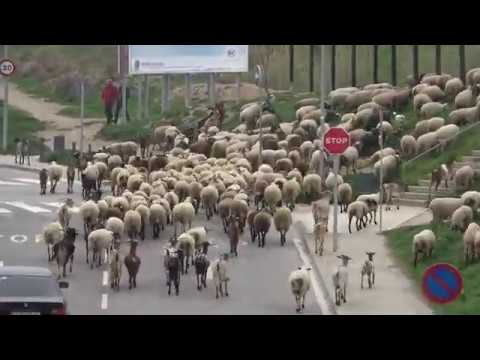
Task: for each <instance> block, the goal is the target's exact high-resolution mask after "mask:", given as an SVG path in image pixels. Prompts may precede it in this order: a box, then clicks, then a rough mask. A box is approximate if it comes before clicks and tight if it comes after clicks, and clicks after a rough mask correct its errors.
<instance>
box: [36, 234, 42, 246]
mask: <svg viewBox="0 0 480 360" xmlns="http://www.w3.org/2000/svg"><path fill="white" fill-rule="evenodd" d="M42 241H43V236H42V235H41V234H37V235H35V242H36V243H37V244H38V243H39V242H42Z"/></svg>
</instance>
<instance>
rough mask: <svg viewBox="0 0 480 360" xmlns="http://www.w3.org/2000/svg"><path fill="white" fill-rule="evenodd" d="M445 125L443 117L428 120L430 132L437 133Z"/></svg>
mask: <svg viewBox="0 0 480 360" xmlns="http://www.w3.org/2000/svg"><path fill="white" fill-rule="evenodd" d="M444 125H445V119H444V118H441V117H433V118H431V119H429V120H428V131H437V130H438V129H440V128H441V127H442V126H444Z"/></svg>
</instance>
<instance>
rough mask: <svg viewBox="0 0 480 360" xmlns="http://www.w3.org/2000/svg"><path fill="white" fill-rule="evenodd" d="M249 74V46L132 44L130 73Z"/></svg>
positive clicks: (130, 47)
mask: <svg viewBox="0 0 480 360" xmlns="http://www.w3.org/2000/svg"><path fill="white" fill-rule="evenodd" d="M228 72H231V73H239V72H248V45H129V73H130V74H131V75H148V74H152V75H153V74H195V73H228Z"/></svg>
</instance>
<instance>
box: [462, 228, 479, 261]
mask: <svg viewBox="0 0 480 360" xmlns="http://www.w3.org/2000/svg"><path fill="white" fill-rule="evenodd" d="M479 231H480V226H479V225H478V224H477V223H474V222H472V223H470V224H469V225H468V227H467V230H465V233H464V234H463V256H464V261H465V264H468V262H469V261H472V260H473V259H474V256H475V251H474V249H475V243H476V242H477V243H478V240H477V241H475V240H476V238H477V234H478V233H479Z"/></svg>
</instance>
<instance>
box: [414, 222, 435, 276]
mask: <svg viewBox="0 0 480 360" xmlns="http://www.w3.org/2000/svg"><path fill="white" fill-rule="evenodd" d="M435 242H436V237H435V234H434V233H433V231H432V230H428V229H427V230H423V231H421V232H419V233H418V234H416V235H415V236H414V237H413V242H412V251H413V266H414V267H417V263H418V256H419V254H420V253H422V254H423V255H424V257H431V256H432V252H433V249H434V247H435Z"/></svg>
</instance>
